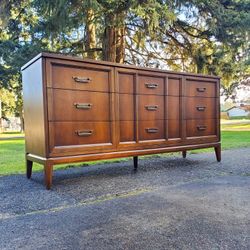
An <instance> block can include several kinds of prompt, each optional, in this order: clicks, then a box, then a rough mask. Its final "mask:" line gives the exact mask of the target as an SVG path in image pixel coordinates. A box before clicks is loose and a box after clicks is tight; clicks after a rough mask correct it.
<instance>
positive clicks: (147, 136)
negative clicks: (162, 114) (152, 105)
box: [139, 120, 165, 141]
mask: <svg viewBox="0 0 250 250" xmlns="http://www.w3.org/2000/svg"><path fill="white" fill-rule="evenodd" d="M164 138H165V131H164V120H154V121H139V140H140V141H143V140H158V139H164Z"/></svg>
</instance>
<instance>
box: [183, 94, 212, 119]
mask: <svg viewBox="0 0 250 250" xmlns="http://www.w3.org/2000/svg"><path fill="white" fill-rule="evenodd" d="M216 100H217V99H216V98H203V97H185V107H186V111H185V117H186V119H215V118H216V106H215V104H216Z"/></svg>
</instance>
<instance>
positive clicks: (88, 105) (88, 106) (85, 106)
mask: <svg viewBox="0 0 250 250" xmlns="http://www.w3.org/2000/svg"><path fill="white" fill-rule="evenodd" d="M74 106H75V107H76V108H77V109H91V108H92V106H93V104H92V103H74Z"/></svg>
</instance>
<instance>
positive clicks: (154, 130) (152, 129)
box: [146, 128, 158, 133]
mask: <svg viewBox="0 0 250 250" xmlns="http://www.w3.org/2000/svg"><path fill="white" fill-rule="evenodd" d="M146 131H147V132H148V133H157V132H158V128H146Z"/></svg>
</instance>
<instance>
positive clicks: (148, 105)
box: [138, 95, 164, 121]
mask: <svg viewBox="0 0 250 250" xmlns="http://www.w3.org/2000/svg"><path fill="white" fill-rule="evenodd" d="M138 109H139V113H138V115H139V120H143V121H148V120H163V119H164V96H157V95H138Z"/></svg>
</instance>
